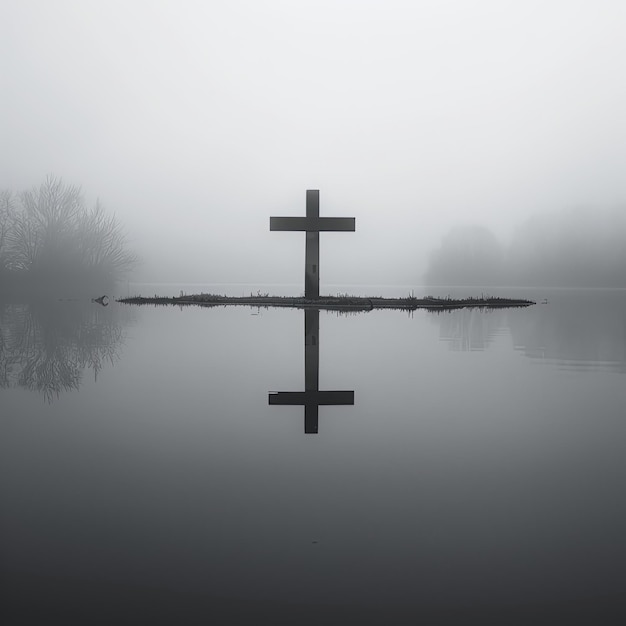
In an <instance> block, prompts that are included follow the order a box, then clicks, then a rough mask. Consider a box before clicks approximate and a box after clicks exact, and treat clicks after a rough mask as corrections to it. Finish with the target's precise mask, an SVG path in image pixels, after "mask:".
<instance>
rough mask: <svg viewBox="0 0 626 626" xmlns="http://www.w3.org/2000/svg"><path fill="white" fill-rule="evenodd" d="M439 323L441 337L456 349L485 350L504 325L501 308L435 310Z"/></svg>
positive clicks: (451, 347) (434, 313) (434, 317)
mask: <svg viewBox="0 0 626 626" xmlns="http://www.w3.org/2000/svg"><path fill="white" fill-rule="evenodd" d="M433 319H435V320H436V321H437V322H438V323H439V338H440V339H441V340H442V341H447V342H448V344H449V346H450V349H451V350H455V351H461V352H466V351H473V350H485V349H486V348H488V347H489V344H490V343H491V342H492V341H493V339H494V337H495V336H496V335H497V334H498V331H499V330H500V329H501V328H502V327H503V326H504V312H503V311H502V310H500V309H479V308H472V309H455V310H451V311H440V312H433Z"/></svg>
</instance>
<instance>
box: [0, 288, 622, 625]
mask: <svg viewBox="0 0 626 626" xmlns="http://www.w3.org/2000/svg"><path fill="white" fill-rule="evenodd" d="M237 289H238V288H234V292H235V293H234V295H239V294H238V293H236V291H237ZM188 291H189V290H188ZM378 291H380V290H377V294H378ZM492 291H495V290H492ZM155 292H156V290H155ZM274 292H276V291H275V290H274ZM420 292H421V290H417V289H416V295H422V294H421V293H420ZM172 293H177V291H175V292H172V289H170V290H169V292H167V294H168V295H172ZM149 294H150V295H151V292H145V295H149ZM384 295H389V294H384ZM397 295H403V294H397ZM424 295H425V294H424ZM453 295H464V294H461V293H458V294H457V293H454V294H453ZM496 295H508V294H504V293H498V294H496ZM515 295H517V296H522V297H524V296H530V297H532V298H535V299H538V300H542V299H543V298H544V297H545V298H547V299H548V302H547V304H537V305H536V306H533V307H531V308H527V309H510V310H500V311H491V312H489V311H480V310H476V309H473V310H459V311H454V312H451V313H439V314H437V313H429V312H425V311H416V312H415V313H413V314H407V313H406V312H400V311H372V312H368V313H359V314H354V315H338V314H337V313H332V312H324V311H322V312H320V314H319V329H317V328H311V327H310V325H309V327H308V329H307V332H308V335H307V336H308V337H309V340H307V341H308V342H309V344H310V343H311V340H310V338H311V337H313V336H315V345H316V346H317V348H318V349H319V373H318V379H317V380H316V381H315V386H316V387H317V389H319V390H320V391H352V392H353V394H354V395H353V398H354V399H353V404H350V403H347V404H337V405H322V406H320V407H319V410H318V417H317V429H318V432H317V434H310V433H305V432H304V431H305V419H304V416H305V411H310V415H311V416H313V414H314V412H315V411H314V409H313V408H306V409H305V408H304V406H299V405H293V406H290V405H285V406H276V405H271V404H270V403H269V398H270V392H272V393H273V392H287V391H292V392H304V391H305V388H306V389H308V392H307V393H309V395H308V396H306V401H307V402H309V403H310V402H314V401H315V398H316V397H317V398H318V399H319V398H320V397H321V396H319V395H317V396H316V395H315V393H313V392H314V391H315V390H312V389H311V385H309V383H310V382H311V380H309V379H310V376H309V374H310V372H309V370H307V379H308V380H305V313H304V312H303V311H302V310H296V309H253V308H248V307H228V308H225V307H207V308H199V307H198V308H195V307H189V308H182V309H181V308H178V307H172V306H169V307H131V306H124V305H120V304H117V303H112V304H111V305H110V306H109V307H107V308H103V307H100V306H98V305H96V304H91V303H88V302H72V301H67V302H53V303H46V304H31V305H24V304H7V303H5V304H0V330H1V335H0V385H1V386H2V388H0V416H1V417H0V428H1V433H0V464H1V465H0V497H1V501H2V507H1V508H0V557H1V558H0V573H1V577H2V580H1V581H0V582H1V584H2V588H3V589H4V593H3V595H5V599H4V600H3V601H2V603H1V607H0V611H2V613H4V618H5V621H4V622H3V623H7V624H11V625H22V624H29V625H31V624H57V623H59V624H61V623H62V624H143V623H145V624H154V623H163V624H174V623H180V624H208V623H222V624H248V623H255V624H258V623H274V624H321V623H324V624H351V623H354V624H417V623H428V624H444V623H445V624H447V623H454V624H461V623H463V624H464V623H474V621H476V623H483V624H485V623H494V624H496V623H497V624H518V623H519V624H538V623H541V624H543V623H545V624H555V623H567V624H575V623H585V624H587V623H588V624H594V625H596V624H610V623H622V622H621V620H620V619H619V615H621V616H622V617H624V606H623V602H624V590H625V584H626V538H625V536H624V528H625V527H626V504H625V500H624V488H625V486H626V455H625V454H624V443H625V441H626V418H625V410H624V409H625V407H626V292H624V291H568V290H563V291H557V290H544V291H541V292H540V291H538V290H535V291H527V292H520V291H516V292H515ZM309 322H311V320H309ZM313 331H317V333H316V334H315V335H314V332H313ZM309 349H310V348H309ZM308 354H310V353H308ZM307 359H309V357H308V356H307ZM312 363H313V361H311V360H310V359H309V360H308V365H307V367H308V368H310V367H311V364H312ZM303 397H304V396H303ZM337 397H339V396H332V397H331V396H325V398H326V399H327V400H328V398H331V399H332V398H337ZM346 397H349V396H346ZM344 399H345V398H344ZM613 620H615V621H613Z"/></svg>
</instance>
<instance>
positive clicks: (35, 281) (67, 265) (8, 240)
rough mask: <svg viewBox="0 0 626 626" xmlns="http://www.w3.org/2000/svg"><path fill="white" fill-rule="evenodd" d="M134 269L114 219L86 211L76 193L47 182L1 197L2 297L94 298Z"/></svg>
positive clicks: (61, 184)
mask: <svg viewBox="0 0 626 626" xmlns="http://www.w3.org/2000/svg"><path fill="white" fill-rule="evenodd" d="M136 263H137V257H136V255H135V254H133V253H132V252H131V251H129V250H128V248H127V243H126V237H125V235H124V232H123V230H122V227H121V225H120V223H119V222H118V221H117V219H116V218H115V216H113V215H107V214H106V212H105V211H104V209H103V208H102V206H101V204H100V203H99V202H96V204H95V206H93V207H92V208H87V207H86V206H85V203H84V201H83V197H82V193H81V190H80V188H79V187H76V186H73V185H67V184H65V183H64V182H63V181H62V180H60V179H57V178H54V177H48V178H46V180H45V181H44V182H43V183H42V184H41V185H40V186H39V187H35V188H33V189H31V190H29V191H24V192H21V193H18V194H15V193H14V192H12V191H8V190H5V191H0V286H1V288H2V293H12V292H27V293H32V292H40V291H55V290H56V291H60V292H63V293H64V294H76V293H82V292H90V293H98V292H99V291H101V290H102V289H110V288H111V287H112V285H113V284H114V283H115V282H116V281H117V280H119V279H120V278H122V277H123V276H124V275H125V274H126V273H127V272H129V271H130V270H131V269H132V268H133V267H134V266H135V264H136Z"/></svg>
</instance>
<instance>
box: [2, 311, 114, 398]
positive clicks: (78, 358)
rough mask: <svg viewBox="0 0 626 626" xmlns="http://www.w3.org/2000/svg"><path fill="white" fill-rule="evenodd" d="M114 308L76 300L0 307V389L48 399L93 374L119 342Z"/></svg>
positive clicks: (75, 387) (77, 385)
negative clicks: (34, 393) (24, 390)
mask: <svg viewBox="0 0 626 626" xmlns="http://www.w3.org/2000/svg"><path fill="white" fill-rule="evenodd" d="M116 317H117V316H116V312H115V310H114V309H112V308H111V309H104V308H102V307H99V306H97V305H93V304H89V305H87V306H85V304H84V303H78V302H53V303H45V305H44V304H42V303H37V304H33V303H31V304H4V305H0V387H4V388H7V387H25V388H27V389H30V390H32V391H38V392H40V393H42V394H43V396H44V398H45V399H46V400H47V401H48V402H51V401H52V400H53V399H54V398H55V397H58V396H59V394H60V393H61V392H62V391H71V390H76V389H78V387H79V385H80V382H81V378H82V373H83V370H85V369H90V370H92V371H93V373H94V377H95V378H97V376H98V373H99V372H100V370H101V369H102V367H103V366H104V365H105V363H107V362H108V363H111V364H113V363H114V362H115V360H116V359H117V358H118V348H119V346H120V344H121V343H122V341H123V333H122V328H121V326H120V324H119V322H118V320H117V319H116Z"/></svg>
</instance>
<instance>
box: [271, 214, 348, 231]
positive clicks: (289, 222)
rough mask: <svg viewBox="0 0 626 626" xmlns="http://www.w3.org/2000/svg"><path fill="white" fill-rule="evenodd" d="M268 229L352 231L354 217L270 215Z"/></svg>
mask: <svg viewBox="0 0 626 626" xmlns="http://www.w3.org/2000/svg"><path fill="white" fill-rule="evenodd" d="M270 230H291V231H293V230H306V231H308V232H318V233H319V232H324V231H326V232H329V231H341V232H354V231H355V230H356V219H355V218H354V217H270Z"/></svg>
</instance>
